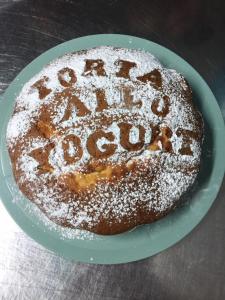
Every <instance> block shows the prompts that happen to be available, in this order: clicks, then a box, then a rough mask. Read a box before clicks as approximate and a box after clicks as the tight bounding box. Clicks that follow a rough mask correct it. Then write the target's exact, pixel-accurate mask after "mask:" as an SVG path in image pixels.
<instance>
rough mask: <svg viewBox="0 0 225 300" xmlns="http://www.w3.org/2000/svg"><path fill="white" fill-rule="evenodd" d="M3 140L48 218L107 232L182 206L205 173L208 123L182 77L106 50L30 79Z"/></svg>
mask: <svg viewBox="0 0 225 300" xmlns="http://www.w3.org/2000/svg"><path fill="white" fill-rule="evenodd" d="M6 136H7V146H8V151H9V155H10V158H11V163H12V169H13V174H14V177H15V181H16V183H17V185H18V187H19V189H20V190H21V192H22V193H23V194H24V195H25V196H26V197H27V198H28V199H29V200H30V201H32V202H33V203H35V205H37V206H38V207H39V208H40V210H41V211H42V212H43V214H45V215H46V216H47V217H48V218H49V219H50V220H51V221H53V222H55V223H57V224H59V225H61V226H63V227H70V228H76V229H77V228H78V229H82V230H88V231H91V232H94V233H97V234H103V235H111V234H116V233H122V232H125V231H127V230H130V229H132V228H134V227H135V226H137V225H141V224H147V223H151V222H153V221H156V220H158V219H160V218H162V217H164V216H166V215H167V214H168V213H169V212H171V211H172V210H173V209H174V208H175V207H177V206H178V205H179V203H180V202H181V201H182V195H183V194H184V193H185V192H187V191H188V190H189V189H190V188H191V186H192V185H193V183H194V181H195V179H196V176H197V174H198V172H199V168H200V157H201V143H202V136H203V121H202V118H201V115H200V113H199V112H198V111H197V109H196V108H195V107H194V104H193V101H192V91H191V88H190V86H189V85H188V83H187V81H186V80H185V78H184V77H183V76H182V75H181V74H179V73H178V72H177V71H175V70H172V69H167V68H165V67H164V66H163V65H162V64H161V63H160V62H159V61H158V60H157V59H156V58H155V57H154V56H153V55H151V54H150V53H148V52H144V51H140V50H133V49H123V48H115V47H108V46H104V47H97V48H92V49H89V50H83V51H78V52H74V53H69V54H66V55H64V56H62V57H60V58H58V59H56V60H54V61H52V62H50V63H49V64H48V65H46V66H45V67H44V68H43V69H42V70H41V71H40V72H39V73H38V74H37V75H35V76H34V77H33V78H31V79H30V80H29V81H28V82H27V83H26V84H25V85H24V86H23V87H22V89H21V92H20V94H19V95H18V96H17V98H16V103H15V107H14V111H13V114H12V116H11V118H10V120H9V123H8V127H7V133H6Z"/></svg>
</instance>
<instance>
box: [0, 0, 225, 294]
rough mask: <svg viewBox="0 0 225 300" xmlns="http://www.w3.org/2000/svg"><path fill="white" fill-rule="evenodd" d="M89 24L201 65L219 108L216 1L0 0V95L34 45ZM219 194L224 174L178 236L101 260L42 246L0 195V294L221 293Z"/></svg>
mask: <svg viewBox="0 0 225 300" xmlns="http://www.w3.org/2000/svg"><path fill="white" fill-rule="evenodd" d="M96 33H123V34H130V35H135V36H140V37H144V38H147V39H149V40H152V41H155V42H157V43H159V44H162V45H164V46H166V47H168V48H170V49H171V50H173V51H175V52H176V53H178V54H179V55H181V56H182V57H183V58H184V59H186V60H187V61H188V62H189V63H190V64H192V65H193V66H194V67H195V68H196V69H197V70H198V71H199V73H200V74H202V76H203V77H204V78H205V80H206V81H207V82H208V84H209V86H210V87H211V88H212V90H213V93H214V94H215V96H216V98H217V100H218V103H219V105H220V107H221V110H222V112H223V115H224V116H225V96H224V87H225V3H224V2H223V1H194V0H187V1H161V2H160V1H147V0H146V1H138V0H130V1H128V0H123V1H122V0H118V1H117V0H101V1H100V0H96V1H91V0H89V1H81V0H76V1H70V0H67V1H66V0H64V1H63V0H55V1H50V0H48V1H47V0H31V1H28V0H14V1H13V0H0V95H1V93H3V92H4V90H5V89H6V88H7V86H8V85H9V84H10V82H11V81H12V80H13V79H14V77H15V76H16V75H17V74H18V73H19V71H20V70H21V69H22V68H23V67H25V66H26V65H27V64H28V63H29V62H31V61H32V60H33V59H34V58H35V57H37V56H38V55H39V54H41V53H43V52H44V51H46V50H47V49H49V48H51V47H53V46H55V45H57V44H59V43H61V42H63V41H67V40H69V39H72V38H76V37H79V36H84V35H88V34H96ZM221 138H224V137H221ZM224 198H225V181H224V182H223V185H222V187H221V190H220V193H219V195H218V197H217V199H216V201H215V202H214V204H213V206H212V208H211V209H210V211H209V213H208V214H207V216H206V217H205V218H204V219H203V221H202V222H201V223H200V224H199V225H198V226H197V227H196V228H195V229H194V230H193V231H192V232H191V234H189V235H188V236H187V237H186V238H185V239H183V240H182V241H180V242H179V243H178V244H176V245H175V246H173V247H171V248H170V249H168V250H166V251H164V252H162V253H160V254H158V255H155V256H154V257H151V258H149V259H145V260H142V261H139V262H135V263H129V264H122V265H107V266H105V265H89V264H81V263H74V262H71V261H67V260H65V259H63V258H60V257H58V256H57V255H55V254H54V253H51V252H50V251H48V250H46V249H44V248H43V247H41V246H40V245H38V244H37V243H36V242H34V241H33V240H31V239H30V238H29V237H28V236H27V235H26V234H24V233H23V232H22V231H21V230H20V229H19V228H18V226H17V225H16V224H15V223H14V221H13V220H12V219H11V218H10V216H9V215H8V213H7V212H6V210H5V208H4V207H3V205H2V204H0V299H6V300H11V299H18V300H20V299H29V300H30V299H31V300H33V299H34V300H36V299H37V300H42V299H48V300H49V299H54V300H63V299H76V300H78V299H80V300H89V299H93V300H98V299H103V300H115V299H121V300H126V299H129V300H130V299H131V300H133V299H138V300H142V299H143V300H144V299H146V300H149V299H153V300H159V299H163V300H164V299H166V300H176V299H182V300H186V299H187V300H189V299H192V300H195V299H196V300H197V299H199V300H200V299H204V300H208V299H209V300H211V299H212V300H222V299H225V251H224V250H225V201H224V200H225V199H224Z"/></svg>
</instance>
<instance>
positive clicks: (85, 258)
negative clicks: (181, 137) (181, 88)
mask: <svg viewBox="0 0 225 300" xmlns="http://www.w3.org/2000/svg"><path fill="white" fill-rule="evenodd" d="M105 39H108V40H111V41H112V42H113V43H114V46H118V42H116V40H118V39H121V40H123V39H124V43H125V44H126V43H129V41H132V43H130V44H131V45H133V41H134V40H135V42H136V43H138V42H140V43H144V44H148V45H149V47H150V48H151V46H154V47H159V48H161V49H162V50H163V51H165V52H167V53H171V54H172V55H173V56H175V57H177V58H178V59H179V60H180V61H183V63H184V64H186V65H187V66H188V67H189V68H191V70H192V71H193V72H194V73H195V75H197V76H198V77H199V79H200V80H201V81H202V82H203V83H204V85H205V89H207V90H208V92H209V93H210V96H211V97H212V98H213V100H214V102H215V103H214V104H215V110H216V112H217V113H218V120H217V122H220V123H221V124H220V126H221V128H220V131H222V132H225V128H224V122H223V118H222V114H221V111H220V108H219V105H218V103H217V101H216V98H215V96H214V95H213V93H212V91H211V89H210V88H209V86H208V84H207V83H206V81H205V80H204V79H203V78H202V76H201V75H200V74H199V73H198V72H197V71H196V70H195V69H194V68H193V67H192V66H191V65H190V64H189V63H188V62H186V61H185V60H184V59H183V58H181V57H180V56H179V55H177V54H176V53H174V52H173V51H171V50H169V49H167V48H165V47H164V46H161V45H159V44H157V43H154V42H152V41H149V40H146V39H142V38H139V37H134V36H129V35H120V34H98V35H89V36H84V37H80V38H75V39H72V40H69V41H66V42H64V43H62V44H59V45H57V46H55V47H53V48H51V49H49V50H47V51H46V52H44V53H42V54H41V55H39V56H38V57H37V58H35V59H34V60H33V61H32V62H30V63H29V64H28V65H27V66H26V67H25V68H24V69H22V70H21V72H20V73H19V74H18V75H17V76H16V77H15V79H14V80H13V81H12V83H11V84H10V85H9V87H8V88H7V90H6V91H5V92H4V94H3V95H1V96H0V108H1V107H2V106H3V105H4V102H5V101H4V100H3V98H7V97H8V95H9V94H10V91H11V89H12V87H13V86H15V85H17V84H18V81H19V78H20V77H22V74H24V73H26V72H27V70H29V69H30V68H32V67H33V66H34V65H35V64H37V63H38V62H39V61H40V60H42V58H44V57H47V56H48V55H49V56H52V55H54V57H53V58H51V59H50V60H49V61H51V60H53V59H55V58H56V57H59V56H61V55H63V54H65V53H67V51H65V47H66V46H67V45H72V44H73V43H74V42H75V43H76V42H78V41H80V42H81V44H82V41H83V42H84V43H85V42H86V41H88V44H90V47H95V46H96V45H95V44H96V42H100V41H104V40H105ZM92 43H93V44H94V45H93V46H91V44H92ZM119 44H122V43H121V42H119ZM103 45H108V42H107V44H106V43H105V42H103V43H102V46H103ZM90 47H86V49H87V48H90ZM121 47H122V46H121ZM123 47H124V46H123ZM68 48H69V47H68ZM130 48H132V47H130ZM145 50H146V47H145ZM75 51H77V49H76V50H75ZM146 51H148V50H146ZM61 52H63V53H61ZM68 52H70V51H68ZM159 60H160V59H159ZM34 74H35V73H34ZM34 74H33V75H32V76H34ZM1 98H2V99H1ZM13 100H14V99H13ZM0 111H2V109H1V110H0ZM221 121H222V122H221ZM218 130H219V129H218ZM3 133H4V132H3ZM221 148H222V150H223V149H224V152H225V140H224V141H222V142H221ZM220 151H221V150H220ZM224 169H225V165H224V166H220V168H218V169H217V176H219V180H218V181H217V182H218V183H219V184H218V187H217V188H214V189H215V190H214V193H213V196H212V197H211V198H213V199H211V200H210V201H209V202H210V203H209V204H208V207H207V209H205V210H204V212H203V213H202V215H201V216H200V217H199V218H198V220H197V221H196V223H195V224H194V225H193V226H190V228H188V229H187V230H185V231H186V232H185V233H184V234H181V236H179V237H178V238H175V239H171V240H170V242H168V241H166V242H165V243H164V244H163V243H162V245H161V247H160V249H157V250H155V251H150V250H149V252H148V251H147V252H145V254H144V253H142V254H140V255H137V251H138V250H136V251H134V252H132V254H131V253H129V257H126V256H124V255H122V256H121V257H120V258H118V257H116V258H115V257H114V254H115V253H114V252H113V251H108V250H107V251H108V252H107V253H108V254H107V258H106V257H105V258H102V257H101V255H99V253H96V254H95V255H93V253H91V254H90V250H87V249H83V248H82V251H83V253H82V255H81V256H80V255H75V256H74V255H70V254H69V253H67V252H65V249H64V250H63V251H64V252H63V251H61V249H59V248H58V247H57V245H56V244H55V241H52V242H51V243H52V244H49V243H46V242H44V241H43V240H42V239H41V238H40V236H39V234H43V232H42V231H41V232H39V230H36V229H37V228H35V229H34V228H33V227H30V229H28V228H27V224H26V223H22V221H21V220H20V218H22V217H23V215H21V214H18V212H17V211H16V207H17V206H16V205H14V206H12V207H13V208H12V207H11V206H10V205H9V202H8V201H7V200H6V198H7V197H5V195H3V197H2V188H1V189H0V196H1V200H2V202H3V204H4V206H5V207H6V209H7V211H8V213H9V214H10V215H11V216H12V218H13V219H14V221H15V222H16V223H17V224H18V225H19V226H20V227H21V229H22V230H23V231H24V232H26V233H27V234H28V235H29V236H30V237H31V238H32V239H34V240H35V241H37V242H38V243H39V244H41V245H42V246H44V247H46V248H47V249H50V250H51V251H54V252H56V253H58V254H59V255H61V256H63V257H65V258H69V259H73V260H75V261H80V262H85V263H98V264H102V263H104V264H118V263H127V262H131V261H136V260H140V259H144V258H147V257H150V256H152V255H155V254H157V253H159V252H161V251H163V250H165V249H167V248H169V247H171V246H172V245H174V244H176V243H178V242H179V241H180V240H182V239H183V238H184V237H185V236H187V235H188V234H189V233H190V232H191V231H192V230H193V229H194V228H195V227H196V226H197V225H198V223H200V221H201V220H202V219H203V217H204V216H205V215H206V214H207V212H208V210H209V209H210V207H211V205H212V203H213V202H214V200H215V199H216V196H217V194H218V192H219V189H220V186H221V183H222V181H223V175H224ZM2 175H3V173H2V166H1V168H0V177H1V176H2ZM2 182H4V181H3V180H1V185H0V186H1V187H3V185H4V183H2ZM28 223H29V222H28ZM38 229H39V228H38ZM136 249H137V248H136ZM91 251H92V252H93V251H94V250H93V249H91ZM104 255H105V253H104ZM78 256H79V257H78ZM92 256H95V259H94V260H93V261H92V260H90V258H92Z"/></svg>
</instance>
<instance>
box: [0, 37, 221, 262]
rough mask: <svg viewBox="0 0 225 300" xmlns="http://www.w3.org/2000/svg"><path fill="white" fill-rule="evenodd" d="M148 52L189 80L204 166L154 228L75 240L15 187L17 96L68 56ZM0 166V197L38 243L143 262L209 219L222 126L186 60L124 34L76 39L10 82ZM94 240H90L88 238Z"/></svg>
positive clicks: (69, 252)
mask: <svg viewBox="0 0 225 300" xmlns="http://www.w3.org/2000/svg"><path fill="white" fill-rule="evenodd" d="M102 45H111V46H118V47H126V48H134V49H144V50H145V51H149V52H151V53H152V54H153V55H155V56H156V57H157V58H158V59H159V60H160V61H161V62H162V63H163V64H164V65H165V66H166V67H168V68H174V69H176V70H177V71H179V72H180V73H182V74H183V75H184V76H185V77H186V78H187V80H188V81H189V83H190V85H191V87H192V89H193V92H194V101H195V103H196V105H197V107H198V108H199V110H200V111H201V112H202V114H203V117H204V121H205V140H204V145H203V159H202V167H201V171H200V174H199V176H198V179H197V181H196V184H195V185H194V187H193V188H192V190H191V191H190V192H189V193H188V194H186V198H188V199H187V202H186V204H185V205H183V206H182V207H180V208H178V209H177V210H175V212H173V213H171V214H170V215H169V216H167V217H166V218H164V219H162V220H160V221H157V222H156V223H154V224H149V225H144V226H139V227H137V228H136V229H135V230H132V231H130V232H127V233H123V234H118V235H115V236H106V237H103V236H98V235H94V234H92V235H89V234H87V235H85V234H83V233H82V234H83V235H82V239H81V238H80V236H77V235H74V237H73V238H71V237H70V236H69V234H71V230H70V232H68V234H67V232H66V230H65V231H64V234H63V235H62V230H61V228H60V227H59V226H55V227H52V226H49V224H48V222H46V221H43V218H42V217H40V215H41V214H40V213H39V212H37V209H36V207H34V205H33V204H32V203H31V202H30V201H29V200H27V199H26V198H25V197H23V196H21V194H20V192H19V190H18V189H17V186H16V184H15V182H14V178H13V175H12V170H11V166H10V161H9V156H8V152H7V149H6V140H5V131H6V126H7V122H8V120H9V118H10V115H11V113H12V109H13V106H14V101H15V97H16V96H17V95H18V94H19V92H20V90H21V88H22V86H23V85H24V83H25V82H27V81H28V80H29V79H30V78H31V77H33V76H34V75H35V74H36V73H38V72H39V71H40V70H41V69H42V67H43V66H44V65H46V64H47V63H48V62H50V61H51V60H53V59H55V58H57V57H58V56H61V55H63V54H65V53H68V52H72V51H76V50H81V49H88V48H92V47H96V46H102ZM0 106H1V107H0V124H1V146H0V149H1V153H0V155H1V157H0V158H1V165H0V197H1V199H2V201H3V203H4V205H5V207H6V209H7V210H8V212H9V213H10V215H11V216H12V218H13V219H14V220H15V221H16V222H17V224H18V225H19V226H20V227H21V228H22V229H23V230H24V231H25V232H26V233H27V234H28V235H29V236H30V237H32V238H33V239H34V240H36V241H37V242H39V243H40V244H42V245H43V246H45V247H46V248H48V249H50V250H53V251H55V252H56V253H58V254H60V255H62V256H64V257H66V258H70V259H74V260H76V261H80V262H89V263H101V264H113V263H125V262H130V261H135V260H139V259H142V258H145V257H149V256H151V255H154V254H156V253H158V252H160V251H162V250H164V249H166V248H168V247H170V246H172V245H174V244H175V243H177V242H178V241H179V240H180V239H182V238H183V237H184V236H186V235H187V234H188V233H189V232H190V231H191V230H192V229H193V228H194V227H195V226H196V225H197V224H198V223H199V222H200V221H201V219H202V218H203V217H204V216H205V214H206V213H207V211H208V209H209V208H210V206H211V205H212V203H213V201H214V199H215V198H216V195H217V193H218V191H219V188H220V185H221V182H222V179H223V175H224V170H225V163H224V155H225V139H224V137H225V129H224V122H223V118H222V115H221V112H220V109H219V107H218V105H217V102H216V99H215V97H214V96H213V94H212V92H211V90H210V89H209V87H208V85H207V84H206V82H205V81H204V80H203V79H202V77H201V76H200V75H199V74H198V73H197V72H196V71H195V70H194V69H193V68H192V67H191V66H190V65H189V64H188V63H187V62H186V61H184V60H183V59H182V58H180V57H179V56H178V55H176V54H175V53H173V52H172V51H170V50H168V49H166V48H164V47H162V46H160V45H157V44H155V43H153V42H150V41H147V40H144V39H141V38H136V37H132V36H126V35H117V34H101V35H93V36H86V37H82V38H78V39H74V40H71V41H68V42H66V43H63V44H61V45H59V46H56V47H54V48H52V49H50V50H49V51H47V52H45V53H44V54H42V55H40V56H39V57H38V58H36V59H35V60H34V61H33V62H32V63H30V64H29V65H28V66H27V67H26V68H25V69H24V70H23V71H22V72H21V73H20V74H19V75H18V76H17V77H16V78H15V79H14V81H13V82H12V83H11V85H10V86H9V88H8V89H7V91H6V92H5V94H4V96H3V99H2V101H0ZM90 237H91V238H90Z"/></svg>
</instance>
